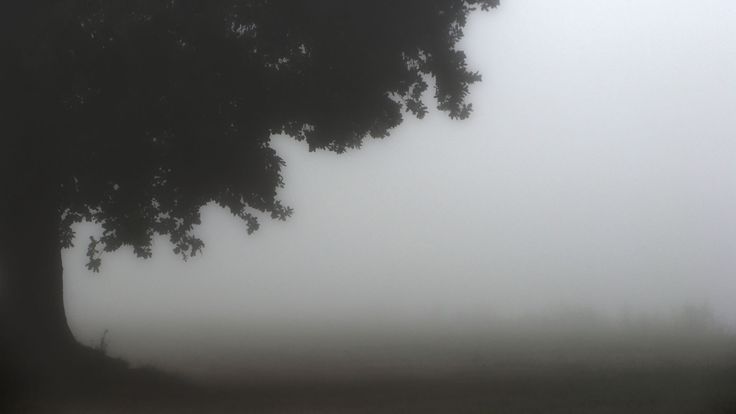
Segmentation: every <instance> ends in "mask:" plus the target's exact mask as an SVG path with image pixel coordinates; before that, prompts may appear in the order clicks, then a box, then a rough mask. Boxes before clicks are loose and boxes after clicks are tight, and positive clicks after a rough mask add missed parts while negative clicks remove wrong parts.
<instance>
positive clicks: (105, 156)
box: [0, 0, 498, 269]
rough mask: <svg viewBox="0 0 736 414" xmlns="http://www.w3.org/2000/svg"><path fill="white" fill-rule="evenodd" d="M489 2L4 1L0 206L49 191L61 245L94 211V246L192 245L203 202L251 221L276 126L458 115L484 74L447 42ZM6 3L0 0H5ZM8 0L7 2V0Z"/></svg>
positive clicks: (346, 126)
mask: <svg viewBox="0 0 736 414" xmlns="http://www.w3.org/2000/svg"><path fill="white" fill-rule="evenodd" d="M497 2H498V0H401V1H393V0H360V1H359V0H354V1H345V0H310V1H294V0H218V1H208V0H131V1H122V0H55V1H51V0H44V1H27V2H15V3H17V4H15V5H14V6H12V7H10V8H11V9H13V10H12V13H10V12H5V13H2V14H3V17H0V19H1V21H0V23H1V25H2V28H1V29H0V30H2V33H0V34H1V35H2V36H1V37H2V38H1V40H0V48H1V50H0V53H2V55H3V56H4V63H3V65H2V67H1V68H0V84H1V85H2V90H3V93H2V94H1V95H0V102H1V105H2V107H1V108H0V109H1V111H0V112H1V113H2V115H0V116H2V120H3V129H2V131H1V132H0V133H2V135H3V142H4V148H3V150H4V151H3V155H2V157H3V159H1V160H0V162H2V164H3V167H2V168H3V169H4V171H2V178H0V180H2V184H3V186H4V188H5V196H4V197H5V200H4V201H5V202H4V203H3V204H2V206H1V207H0V208H2V209H3V210H4V211H2V214H3V217H5V218H6V219H7V218H8V217H13V212H14V211H15V210H13V209H14V207H13V206H14V203H16V202H17V200H19V199H25V200H33V202H48V203H51V204H52V205H53V208H54V209H55V210H54V211H55V212H56V214H57V215H58V225H59V226H60V230H59V231H60V233H59V235H60V238H59V241H60V245H61V246H68V245H70V243H71V242H72V239H73V233H72V231H71V225H72V224H74V223H76V222H80V221H85V220H87V221H93V222H97V223H99V224H100V225H101V226H102V230H103V233H102V235H101V237H100V238H99V239H93V240H92V241H91V243H90V245H89V257H90V260H89V263H88V266H89V267H90V268H91V269H98V268H99V265H100V257H99V256H100V253H102V252H104V251H114V250H116V249H118V248H120V247H121V246H126V245H127V246H132V247H133V249H134V251H135V253H136V254H137V255H139V256H141V257H148V256H150V255H151V243H152V240H153V237H154V236H155V235H156V234H160V235H165V236H168V238H169V239H170V240H171V242H172V244H173V246H174V250H175V252H176V253H178V254H180V255H182V256H184V257H185V258H186V257H188V256H190V255H194V254H196V253H197V252H198V251H199V250H200V249H201V248H202V247H203V243H202V242H201V241H200V240H199V239H198V238H197V237H196V234H194V232H193V229H194V226H195V225H197V224H199V222H200V217H199V210H200V207H201V206H203V205H205V204H207V203H211V202H214V203H217V204H218V205H220V206H222V207H224V208H226V209H228V210H229V211H230V212H232V213H233V214H235V215H237V216H238V217H240V218H241V219H243V220H244V221H245V223H246V224H247V229H248V231H253V230H255V229H256V228H257V227H258V221H257V218H256V215H255V213H256V212H262V213H267V214H270V215H271V217H273V218H276V219H284V218H286V217H287V216H289V214H290V212H291V210H290V209H289V208H288V207H286V206H283V205H282V204H281V203H280V202H279V200H278V199H277V190H278V188H279V187H280V186H282V185H283V182H282V178H281V174H280V169H281V168H282V166H283V165H284V162H283V160H282V159H281V158H279V156H278V154H277V153H276V152H275V151H274V149H272V148H271V147H270V146H269V142H270V138H271V137H272V136H273V135H274V134H281V133H283V134H288V135H290V136H292V137H294V138H295V139H297V140H300V141H305V142H306V143H308V145H309V148H310V149H311V150H314V149H328V150H332V151H335V152H341V151H344V150H346V149H348V148H355V147H358V146H360V144H361V141H362V140H363V139H364V138H365V137H385V136H387V135H388V134H389V131H390V130H391V129H392V128H394V127H395V126H397V125H399V124H400V123H401V122H402V118H403V116H404V114H406V113H410V114H413V115H415V116H417V117H420V118H421V117H422V116H423V115H424V114H425V113H426V112H427V107H426V104H425V102H423V96H425V95H426V94H425V92H426V91H427V90H428V89H429V88H430V87H432V86H433V87H434V98H435V100H436V105H437V107H438V108H439V109H440V110H442V111H445V112H447V113H448V114H449V116H451V117H453V118H465V117H467V116H468V115H469V113H470V111H471V106H470V105H469V104H467V103H466V102H465V98H466V95H467V94H468V87H469V85H470V84H472V83H473V82H476V81H478V80H479V79H480V76H479V75H478V74H477V73H475V72H473V71H471V70H469V69H468V68H467V65H466V60H465V55H464V53H463V52H462V51H461V50H459V49H458V48H457V42H458V41H459V39H460V38H461V36H462V34H463V27H464V26H465V24H466V22H467V17H468V15H469V13H470V12H471V11H473V10H475V9H477V8H482V9H487V8H489V7H494V6H496V5H497ZM5 8H6V9H7V8H8V6H7V5H6V7H5ZM6 11H7V10H6Z"/></svg>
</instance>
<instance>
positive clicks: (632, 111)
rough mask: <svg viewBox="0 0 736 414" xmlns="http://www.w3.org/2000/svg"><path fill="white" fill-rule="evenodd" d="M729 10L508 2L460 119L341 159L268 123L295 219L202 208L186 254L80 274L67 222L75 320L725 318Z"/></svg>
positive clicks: (596, 1)
mask: <svg viewBox="0 0 736 414" xmlns="http://www.w3.org/2000/svg"><path fill="white" fill-rule="evenodd" d="M734 22H736V2H733V1H732V0H697V1H695V0H688V1H685V0H619V1H610V0H556V1H545V0H506V1H504V2H503V4H502V5H501V7H500V8H498V9H496V10H494V11H492V12H490V13H484V14H478V15H475V16H474V18H473V19H472V21H471V23H470V25H469V27H468V30H467V32H466V35H467V37H466V39H465V40H464V41H463V48H464V49H465V50H466V51H467V53H468V55H469V61H470V63H471V65H472V66H473V68H475V69H477V70H479V71H480V72H481V73H482V74H483V77H484V80H483V82H482V83H481V84H477V85H475V86H474V87H473V89H472V96H471V101H472V102H473V104H474V107H475V112H474V113H473V115H472V117H471V118H470V119H469V120H467V121H462V122H458V121H451V120H449V119H448V118H447V117H446V115H444V114H441V113H436V112H432V113H431V114H430V115H429V116H428V117H427V118H426V119H425V120H423V121H417V120H415V119H412V118H407V121H406V122H405V123H404V124H403V125H402V126H401V127H400V128H398V129H396V130H395V131H394V133H393V134H392V136H391V137H389V138H387V139H384V140H371V141H367V142H366V145H364V147H363V148H362V149H361V150H358V151H352V152H349V153H347V154H343V155H335V154H333V153H329V152H316V153H309V152H308V151H307V148H306V146H305V145H302V144H300V143H297V142H294V141H293V140H291V139H289V138H285V137H275V138H274V140H273V145H274V147H275V148H277V149H278V150H279V152H280V153H281V154H282V156H283V157H284V158H285V160H286V161H287V164H288V166H287V168H286V170H285V181H286V188H285V189H284V190H283V191H282V199H283V200H284V201H285V202H286V203H287V204H289V205H291V206H292V207H294V209H295V214H294V216H293V217H292V218H291V219H290V220H288V221H286V222H283V223H282V222H272V221H269V220H268V219H265V218H264V219H263V221H262V224H263V225H262V227H261V229H260V230H259V231H258V232H257V233H256V234H255V235H253V236H247V235H246V233H245V225H244V224H242V223H240V222H239V221H238V220H237V219H235V218H234V217H232V216H230V215H229V214H227V213H226V212H224V211H222V210H219V209H217V208H214V207H207V208H205V209H204V211H203V218H204V223H203V225H202V226H201V227H200V229H199V233H200V234H201V236H202V237H203V239H204V241H205V243H206V248H205V251H204V256H202V257H198V258H195V259H193V260H190V261H189V262H187V263H184V262H182V261H180V260H179V259H178V258H177V257H176V256H175V255H173V253H171V247H170V246H169V245H168V244H167V243H166V242H165V241H163V240H161V241H160V242H158V243H157V244H156V246H155V255H154V258H153V259H151V260H148V261H143V260H139V259H136V258H135V257H134V256H133V255H132V253H131V252H130V251H127V250H122V251H120V252H118V253H116V254H112V255H107V256H105V258H104V259H105V261H104V262H103V266H102V272H101V273H100V274H99V275H96V274H93V273H90V272H88V271H87V270H86V269H85V268H84V262H85V260H86V258H85V257H84V251H85V249H86V245H85V243H84V240H86V239H87V238H88V236H89V234H92V232H94V231H95V230H94V229H95V227H94V226H92V225H82V226H79V227H78V229H77V230H78V232H79V238H78V240H79V241H80V242H79V243H78V245H77V246H76V247H75V248H74V249H70V250H67V251H65V254H64V264H65V281H66V286H67V287H66V298H67V309H68V313H69V317H70V323H71V324H72V327H73V329H74V331H75V333H76V334H77V336H78V337H79V338H80V340H81V341H82V342H83V343H91V342H92V341H96V340H97V338H99V337H100V335H101V334H102V332H103V331H104V330H105V329H109V330H110V334H109V335H110V337H109V338H110V341H111V346H112V347H113V348H114V349H116V350H117V352H121V353H125V352H129V353H134V351H130V350H133V349H143V348H145V343H159V344H164V345H161V346H165V344H169V346H181V344H182V343H187V341H189V342H188V343H190V344H192V345H191V346H192V347H193V348H195V349H196V348H197V347H206V339H203V338H204V337H205V336H206V335H215V336H217V335H219V336H220V337H223V336H227V335H234V337H238V338H247V337H248V333H249V332H264V329H266V330H267V329H270V330H273V331H276V330H278V329H280V328H279V327H284V328H283V329H288V327H289V326H297V325H298V326H301V327H304V326H322V327H324V326H332V325H331V324H333V325H335V326H337V325H339V324H345V323H348V324H353V326H358V327H359V326H361V325H360V324H372V323H387V324H390V323H394V324H401V323H407V324H408V323H413V322H416V321H422V322H423V323H427V322H429V323H431V322H432V321H433V320H462V319H463V318H479V317H483V315H489V317H492V316H493V315H499V314H505V315H519V314H524V313H534V312H542V311H545V310H547V309H550V308H557V307H565V306H571V307H589V308H591V309H596V310H599V311H601V312H607V313H611V314H613V315H616V314H620V313H622V312H668V311H670V310H671V309H673V308H677V307H679V306H682V305H686V304H697V305H701V304H705V305H709V306H711V307H712V309H713V310H714V312H715V313H716V315H717V316H718V317H719V318H720V319H722V320H724V321H727V322H728V323H729V324H731V325H733V326H736V301H735V300H734V298H735V297H736V214H735V213H736V111H735V109H736V41H735V40H736V26H735V25H734V24H733V23H734ZM310 324H311V325H310ZM193 326H196V327H198V328H197V329H198V330H197V334H196V335H195V334H193V333H192V330H193V329H194V328H192V327H193ZM203 326H204V327H206V331H202V328H201V327H203ZM257 327H261V328H259V329H260V331H259V330H258V329H257ZM264 327H265V328H264ZM143 331H145V332H146V336H145V338H146V339H145V341H142V339H141V337H140V335H138V334H137V333H139V332H143ZM233 332H239V333H242V335H241V334H237V335H235V334H234V333H233ZM197 335H198V336H197ZM239 335H241V336H239ZM141 342H143V345H141ZM126 347H127V348H126ZM126 349H128V350H129V351H126ZM139 352H140V353H141V354H144V353H145V352H144V351H139ZM188 352H192V353H194V352H196V351H188Z"/></svg>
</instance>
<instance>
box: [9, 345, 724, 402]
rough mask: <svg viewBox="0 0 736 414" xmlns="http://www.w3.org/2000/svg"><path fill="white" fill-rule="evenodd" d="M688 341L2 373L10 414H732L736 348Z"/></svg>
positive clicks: (90, 360) (112, 363) (90, 364)
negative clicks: (303, 364) (352, 364)
mask: <svg viewBox="0 0 736 414" xmlns="http://www.w3.org/2000/svg"><path fill="white" fill-rule="evenodd" d="M691 333H692V332H691ZM494 336H496V337H497V338H496V339H497V341H498V340H500V339H504V338H498V336H500V334H498V333H497V334H496V335H494ZM690 338H691V340H690V342H689V343H686V342H687V341H686V340H685V339H684V338H683V337H679V339H678V337H677V336H675V335H660V336H657V339H656V340H649V341H643V340H642V339H641V338H640V337H639V338H638V339H637V340H635V339H636V338H635V337H634V336H629V337H624V338H622V339H620V340H619V342H617V343H615V341H613V340H612V339H611V338H610V337H606V336H605V335H601V336H598V337H596V336H595V335H589V334H585V335H578V336H577V337H570V336H567V341H563V340H562V339H561V338H560V337H557V338H554V337H553V336H550V335H538V336H536V337H534V338H527V339H526V340H525V341H520V340H518V339H517V338H513V337H511V336H507V337H506V338H505V340H506V341H507V342H508V345H509V346H507V347H497V348H496V349H495V350H494V351H492V352H491V351H488V352H486V353H481V354H477V353H476V354H474V355H473V354H471V353H465V352H459V353H456V355H455V356H454V357H449V356H448V355H449V354H450V352H449V351H448V348H447V346H448V344H437V343H433V344H431V345H430V344H427V343H424V345H423V348H422V346H421V343H420V342H417V344H416V349H415V351H413V353H414V354H417V353H421V351H425V352H426V351H427V350H428V349H429V348H430V347H432V346H433V347H435V348H434V355H436V358H434V359H432V358H427V357H426V356H425V357H421V358H420V359H415V360H414V362H411V363H407V364H404V365H403V366H402V365H401V362H400V361H401V360H402V359H403V360H404V361H410V360H411V358H410V357H409V356H408V354H407V355H406V356H400V355H395V356H394V357H392V358H393V360H394V361H396V362H395V365H396V366H395V367H388V368H386V367H385V366H384V367H383V368H381V369H380V370H374V371H372V372H370V373H368V374H367V372H368V371H366V370H365V369H363V368H360V369H357V368H356V370H355V372H352V373H349V374H346V373H344V372H343V373H341V375H339V376H334V375H333V376H330V375H325V374H326V373H329V372H330V367H329V366H326V367H323V371H322V374H321V375H320V374H318V373H317V372H316V371H315V373H313V374H312V375H305V372H303V371H301V372H300V371H298V369H296V368H295V369H296V370H295V371H294V372H292V373H290V372H289V371H288V370H285V371H282V373H281V374H282V375H281V376H279V377H273V376H272V377H270V378H266V377H264V376H261V377H258V376H257V375H255V374H254V373H248V372H243V373H242V375H241V376H240V378H238V379H232V378H231V379H229V380H227V381H225V380H222V379H221V380H219V381H215V380H210V381H209V382H205V381H202V380H200V382H197V383H195V382H190V381H188V380H184V379H182V378H179V377H175V376H173V375H170V374H164V373H162V372H159V371H156V370H153V369H142V368H135V369H133V368H129V367H128V366H127V364H125V363H124V362H122V361H120V360H114V359H111V358H107V357H105V356H104V355H102V354H101V353H99V352H98V353H96V354H93V355H91V356H88V357H87V358H85V359H84V362H83V363H82V362H81V361H79V362H75V364H76V369H74V370H73V371H72V370H64V371H63V372H64V374H61V373H57V375H51V376H47V377H46V378H45V379H44V380H43V381H37V380H36V379H33V380H31V379H30V378H29V377H28V376H26V380H25V381H23V380H22V378H23V375H18V374H19V373H18V372H16V373H15V375H14V374H13V373H10V375H8V373H9V372H8V371H7V370H6V371H4V374H5V377H4V378H3V380H4V383H3V389H4V390H5V392H6V396H10V397H11V398H10V399H6V404H10V405H7V408H8V410H6V411H8V412H11V413H69V414H71V413H82V414H83V413H121V414H122V413H126V414H127V413H131V414H133V413H145V414H147V413H151V414H153V413H155V414H161V413H163V414H167V413H242V412H253V413H375V412H381V413H407V412H409V413H455V412H461V413H489V412H498V413H577V412H580V413H722V414H726V413H736V358H734V350H736V346H734V345H736V341H734V339H733V338H732V337H730V336H729V335H715V334H712V335H704V336H700V337H696V338H693V337H692V336H690ZM456 339H457V338H456ZM453 344H454V345H453V346H455V347H456V349H457V346H458V345H457V344H456V343H454V342H453ZM473 344H474V345H476V346H477V345H478V344H479V342H478V341H477V340H476V341H474V342H473ZM480 345H481V346H483V347H486V344H484V343H482V341H481V342H480ZM443 347H444V348H443ZM420 348H422V349H420ZM460 348H462V346H460ZM584 349H587V350H588V351H587V352H584V351H583V350H584ZM561 350H564V352H562V351H561ZM461 351H462V349H461ZM443 358H444V359H445V360H444V361H440V362H438V360H442V359H443ZM384 362H385V361H384ZM59 372H62V371H59ZM70 372H73V374H72V373H70ZM307 374H308V373H307ZM297 378H298V379H297Z"/></svg>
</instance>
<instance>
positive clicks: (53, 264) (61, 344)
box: [0, 188, 78, 370]
mask: <svg viewBox="0 0 736 414" xmlns="http://www.w3.org/2000/svg"><path fill="white" fill-rule="evenodd" d="M36 190H38V189H37V188H36ZM51 193H52V194H53V192H51ZM50 199H52V197H44V196H40V197H32V198H31V197H27V198H26V199H25V200H11V201H10V202H11V203H12V204H13V205H12V207H11V208H10V209H9V210H10V211H11V214H9V215H6V216H5V217H3V218H2V220H3V221H5V223H4V226H3V229H2V231H3V234H2V236H0V237H1V238H2V243H1V245H0V247H1V250H0V272H1V273H0V303H1V306H2V309H1V310H2V316H0V318H1V321H2V323H3V327H2V336H4V337H5V338H3V339H2V340H3V341H4V344H5V345H6V346H8V347H9V352H11V354H12V355H14V357H15V358H18V359H19V360H20V361H22V363H24V364H30V366H29V368H32V369H34V370H36V369H40V370H44V369H51V370H53V369H54V368H52V366H53V365H54V364H56V363H57V362H61V361H64V359H65V358H67V357H68V356H69V355H70V354H71V353H72V352H74V349H75V348H77V347H78V346H77V343H76V341H75V339H74V336H73V335H72V333H71V330H70V329H69V326H68V324H67V320H66V313H65V310H64V291H63V268H62V263H61V248H60V243H59V213H58V209H57V207H56V204H55V203H53V202H50Z"/></svg>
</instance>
